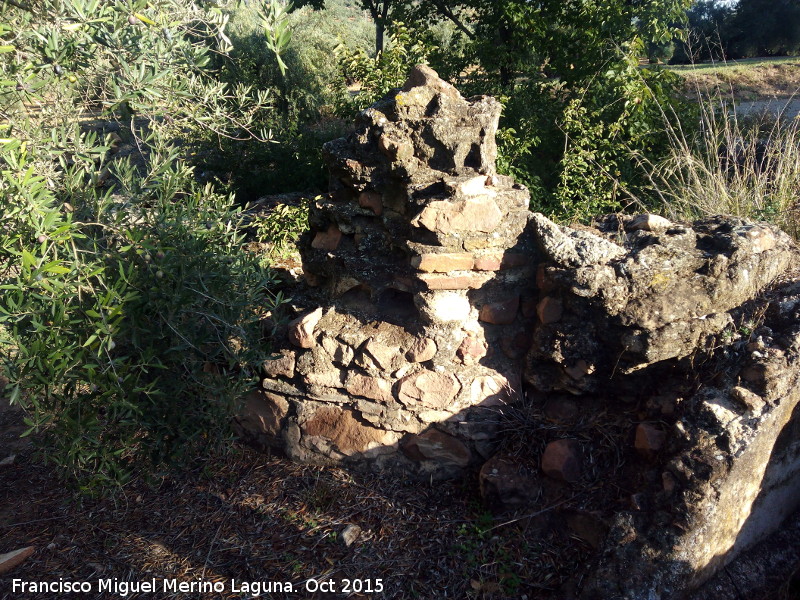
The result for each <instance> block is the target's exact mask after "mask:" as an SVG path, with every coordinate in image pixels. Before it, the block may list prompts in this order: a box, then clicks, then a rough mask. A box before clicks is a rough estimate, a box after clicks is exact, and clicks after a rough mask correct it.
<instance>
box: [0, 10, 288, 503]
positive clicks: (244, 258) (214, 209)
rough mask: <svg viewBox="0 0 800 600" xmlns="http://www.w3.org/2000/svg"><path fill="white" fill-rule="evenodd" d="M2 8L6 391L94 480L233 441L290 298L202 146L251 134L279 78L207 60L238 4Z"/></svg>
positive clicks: (53, 447)
mask: <svg viewBox="0 0 800 600" xmlns="http://www.w3.org/2000/svg"><path fill="white" fill-rule="evenodd" d="M129 11H130V12H129ZM5 16H6V17H7V18H9V22H10V25H9V26H7V27H5V28H4V29H3V33H4V34H5V35H4V37H5V39H4V43H3V47H4V48H6V49H7V50H9V49H10V50H9V51H7V52H5V53H4V54H2V55H0V67H2V70H3V76H2V78H1V79H2V80H3V83H2V86H0V106H2V110H3V116H4V117H5V118H6V124H7V128H6V130H5V131H4V132H3V138H2V139H0V165H2V170H3V178H2V180H1V181H0V206H2V209H3V214H4V216H5V219H4V223H3V226H2V228H1V229H0V290H2V295H0V336H1V338H0V342H2V344H1V345H0V352H2V355H1V358H2V362H3V365H4V369H5V371H6V373H7V375H8V376H9V379H10V380H11V383H10V385H9V387H8V388H7V391H8V392H9V393H10V394H11V401H12V402H15V403H20V404H21V405H22V406H23V407H24V408H25V409H26V412H27V417H26V423H27V424H28V425H29V427H30V429H29V432H33V431H39V432H40V433H42V435H41V436H38V439H39V441H41V442H43V443H44V444H45V446H44V448H43V452H42V456H43V457H44V458H46V459H47V460H50V461H52V462H54V463H56V464H58V465H60V466H61V467H62V468H63V470H62V473H64V474H65V475H70V476H74V477H75V478H77V479H78V480H79V481H80V482H81V485H82V487H83V489H84V490H86V491H95V490H98V489H102V488H104V487H105V486H107V485H110V484H123V483H124V482H125V481H127V480H128V479H129V478H130V477H131V475H132V474H133V473H136V472H150V471H152V470H153V469H156V470H158V469H161V468H163V467H165V466H169V465H172V464H175V463H176V462H179V461H182V460H187V459H190V458H192V457H195V456H198V454H199V453H201V452H202V451H204V450H207V449H209V448H213V447H217V446H219V445H220V444H222V443H223V442H224V441H225V440H226V439H227V438H228V436H229V418H230V416H231V411H232V410H233V408H234V405H235V402H236V399H237V398H238V397H239V396H240V394H241V392H242V390H243V388H245V387H247V386H248V385H252V381H253V379H254V377H255V375H256V369H257V366H256V365H258V364H259V357H260V356H261V355H262V354H263V352H264V350H265V349H264V348H262V346H263V340H262V339H261V331H260V317H261V315H260V313H259V311H267V310H270V308H272V307H273V306H274V305H275V304H277V303H279V302H280V301H281V298H280V297H279V296H278V297H275V296H273V295H272V294H271V292H270V289H271V283H272V280H271V277H270V274H269V273H268V272H266V271H265V270H264V269H263V268H262V267H261V266H260V264H259V263H260V260H259V257H257V256H253V255H249V254H247V253H245V252H243V251H242V233H241V232H240V231H241V228H240V225H241V224H242V217H241V212H240V209H237V208H234V207H233V205H232V202H233V201H232V198H231V197H229V196H226V195H222V194H220V193H218V192H217V191H215V189H214V188H213V186H211V185H205V186H203V185H201V184H200V183H198V181H197V178H196V177H195V174H194V170H193V167H192V166H191V165H190V164H189V163H188V162H187V161H186V160H185V159H186V158H188V157H189V156H190V154H191V152H192V150H193V148H194V147H195V146H194V145H193V142H194V141H195V140H197V139H203V138H205V139H214V138H228V137H233V136H244V135H245V134H246V133H247V130H248V128H249V127H250V126H251V125H252V123H253V119H254V117H255V116H257V114H258V112H259V111H262V110H264V107H265V105H266V104H265V103H266V94H265V93H264V92H261V93H251V91H250V90H248V89H247V88H245V87H239V88H238V89H232V88H229V87H228V86H226V85H225V84H223V83H220V82H218V81H216V80H215V79H214V78H213V77H212V76H211V74H210V73H209V71H208V70H207V69H208V65H209V64H210V63H209V59H208V56H209V53H210V52H211V50H212V49H213V50H214V51H224V50H225V49H226V48H227V46H228V43H227V38H226V36H225V33H224V23H225V17H224V14H223V13H222V12H221V11H215V10H205V9H202V8H199V7H198V6H197V5H195V4H194V3H188V2H185V3H184V2H180V1H178V0H155V1H153V0H151V1H150V2H149V3H146V2H139V1H138V0H134V1H133V2H131V3H129V4H126V5H123V4H122V3H102V2H98V1H97V0H72V1H71V2H70V3H68V4H62V3H60V2H56V0H42V1H41V2H37V3H35V4H33V5H32V6H31V7H30V10H24V11H23V10H16V11H10V12H9V13H7V14H6V15H5ZM22 102H25V103H27V104H30V103H32V102H37V103H38V104H39V106H40V107H41V110H40V111H38V112H37V113H36V114H35V115H34V116H33V117H30V116H28V115H27V114H26V112H25V110H24V105H23V104H22ZM100 109H104V112H102V113H101V112H100ZM87 114H88V117H87ZM112 126H113V127H112ZM109 128H113V129H114V130H115V133H113V134H112V133H106V130H107V129H109ZM124 142H127V143H128V146H129V149H135V150H134V151H133V152H130V153H128V155H127V156H126V157H124V158H123V157H122V156H121V154H120V155H115V154H114V152H115V151H116V150H118V149H119V147H118V146H119V144H121V143H124ZM256 307H258V308H256Z"/></svg>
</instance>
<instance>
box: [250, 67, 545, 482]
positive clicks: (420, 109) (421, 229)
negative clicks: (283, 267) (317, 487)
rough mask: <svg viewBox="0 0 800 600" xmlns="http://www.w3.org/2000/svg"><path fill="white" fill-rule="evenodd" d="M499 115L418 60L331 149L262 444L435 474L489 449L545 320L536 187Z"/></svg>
mask: <svg viewBox="0 0 800 600" xmlns="http://www.w3.org/2000/svg"><path fill="white" fill-rule="evenodd" d="M499 117H500V104H499V103H498V102H497V101H496V100H494V99H493V98H488V97H477V98H471V99H464V98H462V97H461V95H460V94H459V93H458V91H457V90H456V89H455V88H454V87H453V86H451V85H450V84H448V83H446V82H444V81H442V80H441V79H439V77H438V76H437V75H436V73H435V72H433V71H432V70H431V69H429V68H427V67H424V66H419V67H417V68H415V69H414V70H413V71H412V73H411V75H410V76H409V79H408V82H407V83H406V84H405V85H404V86H403V88H402V89H399V90H395V91H393V92H391V93H390V94H389V95H388V96H387V97H386V98H384V99H383V100H381V101H380V102H378V103H377V104H375V105H374V106H372V107H371V108H369V109H367V110H365V111H363V112H362V113H361V114H360V115H359V117H358V119H357V121H356V126H355V131H354V132H353V133H352V134H351V135H350V136H348V137H347V138H342V139H339V140H335V141H333V142H330V143H328V144H326V146H325V148H324V154H325V158H326V160H327V162H328V165H329V169H330V173H331V183H330V189H331V193H330V195H329V196H327V197H325V198H324V199H322V200H318V201H317V203H316V204H315V205H314V206H312V208H311V211H310V217H309V231H308V232H307V233H306V234H305V235H304V236H303V238H302V240H301V243H300V250H301V255H302V258H303V270H304V273H305V278H306V283H307V284H308V285H309V289H308V290H307V293H306V295H305V297H304V299H303V301H302V303H301V305H300V306H298V308H297V314H295V315H291V316H290V318H291V317H292V316H293V317H295V318H294V319H293V320H291V322H290V323H289V325H288V331H287V336H286V339H284V340H279V344H278V346H279V347H278V348H277V349H276V351H275V357H274V358H273V359H272V360H270V361H267V363H266V364H265V366H264V375H265V377H264V379H263V382H262V386H263V389H264V393H265V394H266V396H264V394H262V397H261V398H260V399H259V400H258V402H256V401H255V399H254V398H249V399H248V406H247V409H248V410H247V411H246V414H245V415H244V416H243V417H241V418H240V419H239V425H240V426H242V427H243V428H244V427H247V428H249V429H250V430H251V433H252V435H251V437H253V438H255V439H256V441H258V443H260V444H262V445H270V446H273V447H277V448H281V449H283V450H284V451H285V452H286V453H287V454H289V455H290V456H294V457H296V458H298V459H300V460H306V461H312V462H319V463H340V462H344V463H349V464H355V463H359V464H365V465H369V466H371V467H373V468H376V469H398V470H404V471H406V472H410V473H417V474H419V475H421V476H425V477H426V478H428V477H430V476H433V477H440V476H451V475H454V474H456V473H458V472H460V471H462V470H463V469H464V468H465V467H468V466H470V465H477V464H478V463H479V462H480V461H482V460H485V459H486V458H487V457H488V456H490V454H491V451H492V449H493V445H494V440H495V435H494V431H495V430H496V427H497V411H498V410H499V409H500V408H501V407H502V406H504V405H505V404H507V403H512V402H515V401H516V400H517V399H518V397H519V389H520V383H521V378H520V374H521V372H522V366H523V362H524V356H525V354H526V353H527V350H528V342H529V341H530V340H529V335H527V334H525V332H526V331H529V330H530V327H531V326H532V324H533V320H534V318H535V315H534V314H533V313H529V314H527V315H523V314H522V311H521V310H520V305H521V298H522V297H524V298H527V299H528V300H529V302H530V301H532V299H533V297H534V286H535V284H534V281H533V274H534V271H533V264H534V262H535V256H536V251H535V249H534V247H533V243H532V240H531V239H530V236H529V235H527V233H526V227H527V221H528V217H529V213H528V202H529V195H528V192H527V190H526V189H525V188H524V187H522V186H520V185H517V184H515V183H514V182H513V181H512V180H511V179H510V178H508V177H503V176H499V175H497V174H496V173H495V159H496V156H497V148H496V146H495V132H496V129H497V122H498V119H499ZM298 296H301V295H295V297H296V298H298ZM505 340H516V341H515V342H514V343H511V344H505V346H506V350H505V351H504V350H503V349H502V347H503V345H504V341H505ZM490 346H496V347H497V348H498V351H496V352H492V353H490V352H489V351H488V349H489V347H490ZM264 398H268V399H269V401H268V402H267V401H265V400H264ZM274 398H281V399H282V402H281V403H277V402H276V401H275V400H274ZM276 425H277V428H276Z"/></svg>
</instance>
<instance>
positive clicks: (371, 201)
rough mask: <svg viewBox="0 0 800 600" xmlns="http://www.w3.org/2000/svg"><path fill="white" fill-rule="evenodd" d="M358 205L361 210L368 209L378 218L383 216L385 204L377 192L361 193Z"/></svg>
mask: <svg viewBox="0 0 800 600" xmlns="http://www.w3.org/2000/svg"><path fill="white" fill-rule="evenodd" d="M358 205H359V206H360V207H361V208H368V209H369V210H371V211H372V212H373V213H375V215H376V216H378V217H379V216H381V215H382V214H383V202H382V201H381V195H380V194H378V193H377V192H361V193H360V194H359V195H358Z"/></svg>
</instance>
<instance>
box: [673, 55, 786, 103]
mask: <svg viewBox="0 0 800 600" xmlns="http://www.w3.org/2000/svg"><path fill="white" fill-rule="evenodd" d="M669 69H670V70H672V71H674V72H676V73H678V74H679V75H681V76H682V77H683V78H684V80H685V89H686V91H687V93H688V94H690V95H694V94H695V92H696V91H697V90H717V89H721V90H725V91H726V92H728V93H732V94H733V95H734V97H735V98H736V99H737V100H738V101H747V100H759V99H769V98H787V97H791V96H793V95H795V94H797V91H798V90H800V58H798V57H788V58H752V59H745V60H739V61H730V62H726V63H704V64H697V65H674V66H670V67H669Z"/></svg>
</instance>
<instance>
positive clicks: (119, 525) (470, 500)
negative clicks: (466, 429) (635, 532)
mask: <svg viewBox="0 0 800 600" xmlns="http://www.w3.org/2000/svg"><path fill="white" fill-rule="evenodd" d="M2 407H3V408H2V411H0V429H2V431H3V434H2V437H1V438H0V459H1V458H4V457H6V456H8V455H9V454H11V453H16V458H15V460H14V463H13V464H12V465H7V466H3V467H0V507H2V510H0V554H2V553H4V552H9V551H11V550H16V549H18V548H23V547H27V546H34V547H35V548H36V551H35V552H34V554H33V555H32V556H31V557H30V558H29V559H28V560H27V561H25V562H24V563H23V564H22V565H20V566H19V567H17V568H16V569H14V570H13V571H12V572H10V573H7V574H3V575H0V598H3V599H15V600H17V599H19V600H23V599H31V600H32V599H52V598H64V597H87V598H100V599H105V598H109V599H111V598H120V597H122V596H121V595H120V594H119V589H121V588H117V593H115V592H114V590H113V589H112V590H106V591H99V585H100V584H99V581H100V580H107V581H109V582H115V581H116V582H123V583H124V582H149V581H152V580H155V582H156V584H155V585H156V591H155V592H148V591H142V592H134V593H129V594H128V595H127V596H125V597H126V598H129V599H156V598H158V599H161V598H187V599H188V598H208V599H211V598H214V599H218V598H226V599H227V598H231V599H233V598H237V599H245V598H247V599H249V598H252V597H256V596H255V594H253V593H252V591H253V590H252V589H251V590H250V591H249V592H248V591H247V590H246V589H244V588H243V587H242V586H243V585H244V583H243V582H262V585H267V584H269V583H272V584H281V585H283V586H285V585H286V582H288V583H291V584H292V585H293V588H292V589H293V591H292V592H291V593H287V592H286V591H285V589H286V588H285V587H284V588H283V590H284V591H280V590H278V591H272V592H270V591H267V592H266V593H262V594H261V596H259V597H260V598H276V599H277V598H281V599H283V598H286V599H294V598H296V599H316V598H392V599H395V598H396V599H401V598H402V599H405V598H422V599H426V598H427V599H431V600H434V599H441V598H455V599H463V598H518V599H520V598H528V599H529V600H533V599H535V598H553V597H560V596H559V595H558V594H557V593H556V590H557V589H558V588H559V587H560V585H561V584H562V582H564V581H565V580H567V579H568V578H569V577H571V576H572V575H573V574H574V572H575V570H576V567H577V565H578V564H580V563H581V561H583V560H585V559H586V556H587V555H588V552H589V548H588V546H586V545H585V544H583V543H582V542H580V541H578V540H574V539H571V538H568V537H565V536H564V534H563V532H559V531H556V530H550V531H548V530H542V529H541V525H540V523H539V522H538V521H537V520H536V519H533V518H525V516H524V515H516V516H515V515H504V516H498V517H493V516H492V515H491V514H490V513H488V512H487V511H486V509H485V508H484V507H483V506H482V504H481V502H480V499H479V498H478V497H477V489H476V488H477V486H476V485H475V481H476V477H475V476H474V474H473V477H471V478H468V479H466V480H465V481H452V482H447V483H443V484H421V483H419V482H412V481H402V480H398V479H396V478H382V477H378V476H374V475H358V474H354V473H350V472H346V471H343V470H340V469H332V468H320V467H310V466H302V465H297V464H293V463H291V462H289V461H287V460H285V459H281V458H279V457H274V456H268V455H265V454H263V453H259V452H256V451H254V450H251V449H248V448H245V447H238V448H235V449H234V451H233V452H231V453H230V454H228V455H226V456H219V457H213V458H210V459H208V460H205V461H198V464H197V465H196V466H195V467H194V468H190V469H187V470H185V471H183V472H181V473H178V474H174V475H171V476H165V477H163V478H160V479H159V480H158V481H157V482H156V483H155V484H153V485H147V484H146V483H144V482H142V481H137V482H134V483H132V484H130V485H128V486H126V487H125V488H123V489H122V490H121V491H120V492H119V493H117V494H115V495H113V496H109V497H106V498H80V497H78V496H77V495H75V494H74V493H72V492H71V491H70V489H69V488H68V487H65V485H64V483H63V482H62V481H61V480H60V479H59V478H58V472H57V470H56V469H55V468H54V467H52V466H47V465H42V464H40V463H38V462H36V461H35V460H34V459H33V456H32V448H31V446H30V445H28V444H23V445H22V446H20V445H19V443H18V440H17V439H16V434H18V429H19V427H20V424H19V423H20V421H19V419H20V416H21V415H20V414H19V411H18V410H9V409H8V405H7V403H6V401H5V400H3V401H2ZM520 517H523V518H520ZM509 521H510V522H509ZM349 525H355V526H357V527H358V528H360V533H359V534H358V535H357V536H356V538H355V540H354V541H353V542H352V543H351V545H349V546H348V545H346V544H345V543H344V541H343V539H342V536H341V534H342V532H343V531H344V530H345V529H346V528H347V527H348V526H349ZM352 529H353V528H351V530H352ZM534 530H535V533H534ZM565 542H566V544H565ZM310 578H313V579H314V580H316V581H318V582H323V581H333V582H334V585H335V587H336V590H337V591H336V593H320V592H318V593H312V591H313V590H312V588H313V587H314V584H313V583H312V584H311V588H309V590H312V591H307V590H306V587H305V585H304V582H306V581H307V580H309V579H310ZM15 579H17V580H20V581H27V582H30V581H33V582H40V581H48V582H53V581H55V582H57V581H59V580H60V579H63V581H70V582H72V581H78V582H89V583H90V584H91V585H92V591H91V592H90V593H87V594H82V595H80V596H70V595H68V594H63V593H51V592H47V591H46V592H31V591H20V589H19V584H18V587H17V590H16V591H15V590H14V580H15ZM171 580H176V581H179V582H181V581H182V582H207V584H208V585H213V583H214V582H218V584H219V585H221V589H222V591H218V592H208V593H200V592H198V591H197V590H195V591H194V592H189V593H179V592H177V591H173V590H172V589H167V590H164V589H163V586H164V585H165V584H164V582H165V581H167V582H169V581H171ZM346 580H349V581H350V587H349V590H350V592H349V593H346V591H345V586H346V585H347V582H346ZM357 580H358V583H356V581H357ZM380 587H382V590H383V591H382V592H378V589H379V588H380ZM370 588H371V590H372V593H369V591H368V590H370ZM274 589H277V588H273V590H274ZM358 590H360V592H359V591H358ZM554 594H555V595H554Z"/></svg>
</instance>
